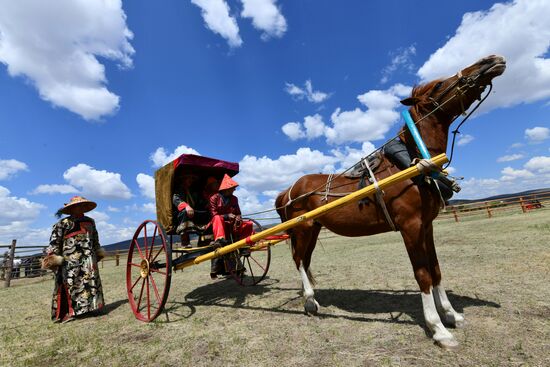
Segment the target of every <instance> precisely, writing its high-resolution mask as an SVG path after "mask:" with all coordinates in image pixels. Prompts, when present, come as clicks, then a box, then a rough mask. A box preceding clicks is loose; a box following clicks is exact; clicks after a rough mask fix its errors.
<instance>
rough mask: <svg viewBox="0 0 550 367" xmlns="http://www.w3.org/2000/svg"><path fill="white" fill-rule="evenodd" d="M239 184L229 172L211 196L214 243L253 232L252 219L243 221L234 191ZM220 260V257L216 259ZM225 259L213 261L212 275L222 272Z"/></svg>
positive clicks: (238, 237)
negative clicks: (216, 191)
mask: <svg viewBox="0 0 550 367" xmlns="http://www.w3.org/2000/svg"><path fill="white" fill-rule="evenodd" d="M237 186H239V184H238V183H237V182H235V181H234V180H233V179H232V178H231V177H229V176H228V175H227V174H226V175H225V176H224V177H223V180H222V183H221V184H220V187H219V189H218V190H219V191H218V193H217V194H214V195H212V196H211V197H210V214H211V215H212V222H211V223H212V231H213V232H214V245H215V246H224V245H226V244H227V243H228V242H229V241H228V239H229V236H230V235H232V239H233V240H234V241H237V240H240V239H243V238H246V237H248V236H250V235H251V234H252V233H253V224H252V222H251V221H243V219H242V217H241V209H240V208H239V200H238V199H237V197H236V196H235V195H233V193H234V192H235V189H236V188H237ZM214 260H220V259H214ZM220 265H221V266H223V261H212V267H211V271H210V276H211V277H212V278H216V275H217V274H218V273H223V271H221V272H220V267H221V266H220Z"/></svg>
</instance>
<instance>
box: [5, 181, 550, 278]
mask: <svg viewBox="0 0 550 367" xmlns="http://www.w3.org/2000/svg"><path fill="white" fill-rule="evenodd" d="M539 210H550V191H543V192H537V193H535V194H529V195H522V196H515V197H508V198H504V199H495V200H491V201H476V202H470V203H465V204H458V205H450V206H447V207H446V208H445V210H443V211H441V212H440V214H439V216H438V217H437V219H436V220H439V221H444V220H449V221H454V222H461V221H467V220H476V219H481V218H493V217H496V216H499V215H509V214H513V213H524V214H525V213H530V212H532V211H539ZM274 219H277V218H274ZM332 237H336V235H335V234H334V233H332V232H330V231H329V230H327V229H326V228H323V229H322V231H321V233H320V236H319V239H321V240H323V239H329V238H332ZM16 245H17V241H16V240H13V241H12V243H11V245H0V249H2V248H5V249H7V251H6V252H5V253H4V255H3V257H2V258H1V260H0V261H2V262H1V263H0V265H1V266H0V280H4V287H9V286H10V283H11V281H12V280H14V279H20V278H30V277H37V276H44V275H47V274H51V273H50V272H47V271H45V270H42V269H40V264H41V259H42V255H41V254H42V251H43V250H44V248H45V247H46V246H20V247H17V246H16ZM0 251H1V250H0ZM29 252H33V254H31V255H28V253H29ZM126 256H127V251H126V250H115V251H107V252H106V256H105V258H104V259H103V260H101V265H100V267H101V268H103V266H104V263H105V261H113V262H114V265H115V266H119V265H120V264H121V258H122V259H123V260H122V261H123V265H124V263H125V260H124V259H125V258H126ZM17 260H19V261H17Z"/></svg>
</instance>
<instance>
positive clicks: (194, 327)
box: [0, 211, 550, 367]
mask: <svg viewBox="0 0 550 367" xmlns="http://www.w3.org/2000/svg"><path fill="white" fill-rule="evenodd" d="M549 223H550V211H541V212H532V213H528V214H517V215H510V216H506V217H498V218H493V219H483V220H479V221H471V222H466V223H458V224H455V223H452V222H451V223H442V222H440V223H436V241H437V243H438V253H439V258H440V261H441V263H442V268H443V276H444V282H445V285H446V288H447V289H448V291H449V298H450V300H451V302H452V303H453V304H454V306H455V308H456V309H458V310H459V311H461V312H464V313H465V315H466V319H467V322H468V324H467V326H466V328H464V329H461V330H454V331H453V333H454V334H455V336H456V337H457V339H458V341H459V342H460V343H461V347H460V349H459V351H457V352H446V351H443V350H441V349H439V348H437V347H436V346H434V345H433V343H432V341H431V340H430V339H429V338H428V337H427V336H426V335H425V331H424V328H423V325H424V323H423V317H422V309H421V302H420V296H419V295H418V292H417V286H416V283H415V281H414V277H413V276H412V271H411V267H410V263H409V261H408V258H407V256H406V252H405V249H404V247H403V244H402V241H401V239H400V237H399V235H398V234H395V233H388V234H384V235H378V236H372V237H368V238H361V239H350V238H343V237H335V238H331V239H327V240H324V241H322V242H321V243H319V244H318V248H317V250H316V251H315V253H314V259H313V272H314V274H315V275H316V278H317V281H318V286H317V289H316V298H317V300H318V301H319V303H320V304H321V307H322V308H321V314H320V316H319V317H306V316H304V315H303V311H302V310H303V306H302V300H301V297H300V282H299V276H298V273H297V272H296V271H295V269H294V267H293V265H292V263H291V261H290V255H289V251H288V248H287V246H285V245H279V246H278V247H275V248H274V258H273V260H272V269H271V270H270V273H269V276H270V278H269V279H267V280H266V281H265V282H264V283H263V284H261V285H259V286H257V287H255V288H241V287H239V286H237V285H236V284H235V283H234V282H233V281H232V280H225V281H214V282H213V281H210V279H209V276H208V270H209V269H208V265H200V266H196V267H193V268H191V269H186V270H184V271H183V272H181V273H180V272H178V273H176V274H174V276H173V278H172V290H171V293H170V297H169V299H168V304H167V309H168V313H167V314H166V315H163V316H161V317H159V319H158V321H157V322H154V323H151V324H144V323H141V322H139V321H137V320H135V319H134V317H133V315H132V313H131V311H130V308H129V306H128V303H127V301H126V290H125V274H124V271H125V268H124V267H122V266H121V267H114V263H113V262H110V263H106V265H105V268H104V269H102V272H101V275H102V279H103V283H104V288H105V298H106V301H107V302H108V311H109V312H108V314H107V315H104V316H101V317H97V318H87V319H83V320H78V321H75V322H72V323H69V324H66V325H57V324H52V323H51V321H50V320H49V307H50V292H51V289H52V281H51V279H44V280H43V281H33V282H31V283H30V284H29V283H28V284H18V283H17V282H15V287H13V288H9V289H3V290H0V323H1V326H0V339H1V345H0V365H6V366H54V365H57V364H61V363H63V364H66V365H79V366H85V365H96V366H137V365H142V366H170V365H180V366H188V365H189V366H191V365H193V366H207V365H208V366H210V365H219V366H229V365H232V366H233V365H234V366H277V367H282V366H293V365H301V366H328V365H330V366H357V365H358V366H380V365H382V366H410V365H417V366H447V365H449V366H548V365H550V305H549V299H550V287H549V281H550V276H549V272H548V268H549V264H550V248H549V245H550V227H549Z"/></svg>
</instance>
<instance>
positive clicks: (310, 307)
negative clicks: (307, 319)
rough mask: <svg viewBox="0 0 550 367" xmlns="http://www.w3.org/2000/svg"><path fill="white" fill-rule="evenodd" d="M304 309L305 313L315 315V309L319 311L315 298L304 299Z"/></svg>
mask: <svg viewBox="0 0 550 367" xmlns="http://www.w3.org/2000/svg"><path fill="white" fill-rule="evenodd" d="M304 310H305V312H306V315H317V311H319V304H318V303H317V301H316V300H315V298H313V297H312V298H308V299H306V303H305V304H304Z"/></svg>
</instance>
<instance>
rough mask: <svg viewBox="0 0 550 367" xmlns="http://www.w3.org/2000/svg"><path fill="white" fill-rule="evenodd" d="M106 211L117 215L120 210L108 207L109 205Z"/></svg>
mask: <svg viewBox="0 0 550 367" xmlns="http://www.w3.org/2000/svg"><path fill="white" fill-rule="evenodd" d="M107 211H108V212H113V213H119V212H120V209H119V208H116V207H114V206H110V205H109V206H108V207H107Z"/></svg>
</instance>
